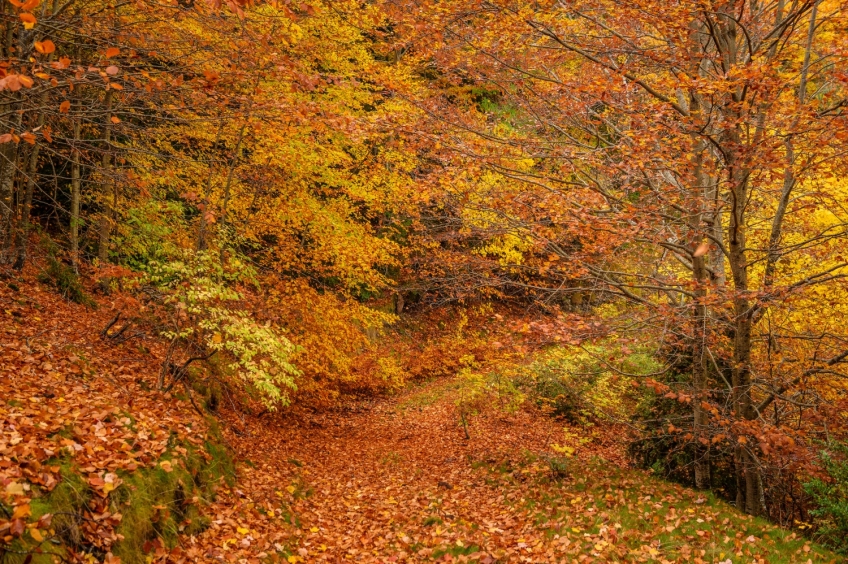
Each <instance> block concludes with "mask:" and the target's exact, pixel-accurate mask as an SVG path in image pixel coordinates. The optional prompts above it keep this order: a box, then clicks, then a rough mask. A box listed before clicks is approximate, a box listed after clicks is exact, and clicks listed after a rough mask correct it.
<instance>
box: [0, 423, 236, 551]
mask: <svg viewBox="0 0 848 564" xmlns="http://www.w3.org/2000/svg"><path fill="white" fill-rule="evenodd" d="M216 432H217V429H216V428H214V427H213V428H212V430H211V432H210V440H209V441H207V442H206V444H205V448H204V449H203V450H205V452H201V451H199V450H197V449H195V448H193V447H192V445H190V444H184V445H176V444H175V445H173V446H182V447H183V448H185V449H186V451H187V452H186V455H185V456H183V457H181V458H180V459H179V460H178V459H176V458H173V459H172V460H171V461H172V464H171V466H170V468H171V471H170V472H169V471H166V469H165V468H163V467H162V466H160V465H157V466H156V467H153V468H141V469H139V470H136V471H135V472H119V473H118V474H119V476H120V478H121V480H122V481H123V483H122V484H121V485H120V486H119V487H118V488H117V489H115V491H113V492H112V493H111V494H110V495H109V501H110V511H111V512H112V513H120V514H121V516H122V518H121V523H120V526H119V527H118V529H117V533H118V534H119V535H121V536H122V537H123V539H122V540H120V541H118V542H117V543H115V544H114V545H113V546H112V552H113V553H114V554H115V556H118V557H120V558H121V562H123V563H124V564H146V563H147V562H148V558H147V555H146V554H145V552H146V550H145V545H146V544H147V543H148V542H149V541H152V540H154V539H157V538H158V539H160V540H161V541H162V542H163V543H164V544H165V546H167V547H169V548H171V547H174V546H175V545H176V543H177V541H178V536H179V535H180V534H196V533H199V532H201V531H202V530H204V529H205V528H206V527H207V526H208V524H209V519H208V518H207V517H205V516H204V515H203V508H204V506H205V505H206V504H207V503H208V502H209V501H211V500H213V499H214V496H215V490H216V488H217V484H219V483H220V482H221V481H224V482H226V483H227V484H228V485H230V486H232V485H233V484H234V483H235V465H234V462H233V460H232V457H231V456H230V453H229V451H228V450H227V449H226V448H225V447H224V446H223V444H222V442H221V439H220V437H218V436H217V435H216ZM168 458H170V455H168V454H166V455H165V456H163V459H168ZM52 462H53V463H55V464H58V465H59V466H60V468H61V470H60V475H61V477H62V479H61V481H60V482H59V484H58V485H57V486H56V487H55V488H54V489H53V491H52V492H50V493H49V494H46V495H38V492H34V493H35V494H36V495H35V496H34V497H33V500H32V502H31V504H30V506H31V509H32V519H33V520H34V519H38V518H39V517H40V516H42V515H45V514H48V513H49V514H52V515H53V520H52V527H51V528H52V529H53V530H54V531H55V534H54V536H53V537H51V538H46V539H44V541H43V542H41V543H36V542H35V541H34V540H33V539H32V538H29V537H25V538H24V539H23V540H21V539H16V540H15V541H14V543H12V545H11V546H8V547H5V550H6V551H7V552H5V553H0V561H2V563H3V564H18V563H20V564H23V563H24V562H26V563H27V564H30V563H32V564H42V563H43V564H47V563H52V562H54V558H53V556H54V555H55V556H56V557H58V558H60V559H62V558H63V557H64V556H65V554H66V547H74V549H75V550H82V551H87V550H88V549H89V548H90V547H88V546H86V543H85V538H84V536H83V535H82V533H81V531H80V525H81V523H82V521H81V518H80V517H81V515H82V514H83V512H84V511H85V509H86V507H87V505H88V501H89V500H90V499H91V498H92V495H93V493H92V491H91V489H90V487H89V485H88V483H87V482H86V480H85V479H84V477H83V475H82V473H81V471H80V470H78V469H77V468H76V467H75V466H74V465H73V462H72V461H71V460H69V459H60V460H54V461H52ZM39 550H40V551H42V552H43V554H39V553H38V551H39ZM95 552H96V551H95ZM28 558H29V559H28Z"/></svg>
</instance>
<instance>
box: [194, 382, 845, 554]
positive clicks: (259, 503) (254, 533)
mask: <svg viewBox="0 0 848 564" xmlns="http://www.w3.org/2000/svg"><path fill="white" fill-rule="evenodd" d="M457 388H458V384H457V382H456V381H454V380H441V381H435V382H430V383H427V384H424V385H420V386H416V387H413V388H411V389H408V390H407V391H405V392H403V393H401V394H400V395H399V396H397V397H395V398H391V399H388V400H383V401H373V402H371V403H365V404H361V405H359V406H358V407H357V408H355V409H348V410H346V411H339V412H336V413H324V414H314V415H309V416H301V417H298V418H284V419H281V420H277V421H276V422H273V423H272V422H270V421H250V420H247V419H244V420H237V421H236V422H235V424H234V425H232V426H231V428H237V427H238V426H239V425H241V426H242V429H241V431H240V435H241V436H236V435H231V438H232V441H233V444H234V446H235V448H236V450H237V451H238V452H239V455H240V457H241V458H243V459H244V460H246V461H249V463H248V464H247V466H246V467H245V469H244V473H243V475H242V478H241V485H240V486H239V488H240V489H239V490H237V491H235V492H228V493H230V494H231V495H234V496H236V497H238V498H240V502H238V503H233V500H232V499H230V501H228V502H227V503H228V505H227V507H226V510H225V511H229V513H228V514H227V516H226V517H224V518H223V519H219V520H217V521H216V522H215V523H213V525H212V528H211V529H210V530H209V531H207V532H206V533H205V534H204V535H202V536H201V537H200V539H199V541H200V542H201V544H202V545H204V546H205V547H206V550H207V552H206V553H205V555H206V556H207V557H216V558H219V559H222V560H230V561H234V560H237V559H238V558H239V557H242V558H243V557H247V556H248V554H250V552H251V548H252V549H253V550H254V551H255V550H257V548H265V549H266V550H263V551H262V552H267V550H269V549H270V550H276V551H277V552H278V554H279V553H282V554H283V555H284V557H286V559H287V560H288V561H289V562H343V561H355V562H402V561H409V562H419V561H433V560H439V561H445V562H450V561H453V562H495V561H497V562H507V561H508V562H572V561H573V562H584V563H588V562H726V563H737V562H754V563H760V562H764V563H765V562H767V563H778V562H837V561H839V559H838V558H837V557H835V556H834V555H833V554H832V553H829V552H827V551H824V550H821V549H820V548H818V547H817V546H815V545H814V544H813V543H810V542H808V541H806V540H805V539H804V538H802V537H799V536H798V535H797V534H795V533H792V532H789V531H786V530H783V529H779V528H776V527H774V526H772V525H770V524H769V523H767V522H765V521H763V520H760V519H754V518H751V517H748V516H745V515H742V514H740V513H738V512H737V511H736V510H735V509H734V508H733V507H731V506H729V505H727V504H725V503H724V502H722V501H719V500H716V499H715V498H714V497H712V496H711V495H706V494H704V493H701V492H696V491H694V490H690V489H687V488H684V487H681V486H678V485H675V484H670V483H668V482H665V481H663V480H659V479H656V478H654V477H653V476H651V475H650V474H649V473H647V472H643V471H639V470H634V469H630V468H627V462H626V461H627V458H626V456H625V454H624V448H625V441H626V433H625V432H624V430H622V429H614V428H605V429H595V431H594V432H593V430H592V429H591V428H568V427H564V426H563V425H562V424H561V423H557V422H556V421H554V420H552V419H551V418H549V417H545V416H544V415H542V414H539V413H535V412H534V411H533V410H520V411H518V412H516V413H512V414H507V413H503V412H498V411H495V410H493V411H491V412H488V413H484V414H480V415H479V416H475V417H471V418H470V420H469V429H468V432H469V437H470V438H469V439H466V437H465V432H464V430H463V427H462V425H461V423H460V417H459V413H458V411H457V408H456V392H457ZM564 451H566V452H570V453H572V456H564V454H563V452H564ZM271 515H273V517H272V516H271ZM239 519H241V520H239ZM251 523H259V528H253V525H251ZM222 539H223V540H222ZM257 541H258V542H257ZM224 545H227V549H224V548H223V547H224ZM257 545H258V546H257ZM254 554H255V552H254ZM262 556H264V554H263V553H260V554H259V558H261V557H262ZM248 561H250V558H249V557H248Z"/></svg>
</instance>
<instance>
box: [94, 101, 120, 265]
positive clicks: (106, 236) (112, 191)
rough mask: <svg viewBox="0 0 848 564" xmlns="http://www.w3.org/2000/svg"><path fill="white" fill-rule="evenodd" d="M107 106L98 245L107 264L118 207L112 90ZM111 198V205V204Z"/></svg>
mask: <svg viewBox="0 0 848 564" xmlns="http://www.w3.org/2000/svg"><path fill="white" fill-rule="evenodd" d="M104 105H105V106H106V113H105V119H104V124H103V144H104V147H103V170H102V174H103V177H104V182H103V212H102V213H101V215H100V225H99V229H98V231H99V240H98V244H97V259H98V260H99V261H100V262H104V263H105V262H106V261H107V260H108V259H109V241H110V238H111V235H112V224H113V223H114V222H115V214H116V213H117V207H118V201H117V200H118V187H117V184H116V183H115V182H114V180H113V179H112V178H111V172H112V169H111V164H112V155H111V152H110V151H111V149H112V147H111V141H112V122H111V119H112V90H109V91H107V92H106V99H105V100H104ZM110 198H111V200H112V201H111V203H110V202H109V200H110Z"/></svg>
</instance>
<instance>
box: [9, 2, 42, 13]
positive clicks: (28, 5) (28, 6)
mask: <svg viewBox="0 0 848 564" xmlns="http://www.w3.org/2000/svg"><path fill="white" fill-rule="evenodd" d="M9 3H10V4H11V5H12V6H14V7H15V8H18V9H19V10H23V11H24V12H29V11H31V10H33V9H34V8H37V7H38V5H39V4H40V3H41V0H23V1H22V0H9Z"/></svg>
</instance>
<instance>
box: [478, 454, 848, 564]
mask: <svg viewBox="0 0 848 564" xmlns="http://www.w3.org/2000/svg"><path fill="white" fill-rule="evenodd" d="M476 466H477V468H478V469H479V471H483V472H486V478H487V480H486V481H487V482H489V483H490V484H492V485H500V486H502V487H501V490H502V491H504V492H509V491H513V492H514V491H515V489H516V487H519V488H522V489H523V492H524V497H523V498H521V499H518V500H516V499H515V498H514V497H513V499H510V498H508V497H505V499H504V501H505V503H507V504H508V505H510V506H513V507H515V508H516V509H517V510H523V511H527V512H530V513H531V514H532V515H533V516H534V517H535V521H536V524H537V526H540V527H543V528H546V531H547V532H546V535H547V536H548V537H549V538H550V539H554V540H556V541H557V542H559V543H561V544H564V545H565V546H566V547H568V548H567V551H568V552H570V553H571V554H574V555H579V554H585V555H591V556H593V557H595V558H597V559H599V560H598V561H609V562H615V561H619V562H663V561H671V562H678V561H679V562H695V561H698V559H700V561H702V562H727V561H728V560H729V561H730V562H732V563H733V564H737V563H741V562H752V561H754V562H759V561H762V560H764V561H765V562H768V563H769V564H782V563H787V564H788V563H806V562H807V561H808V560H809V561H812V562H828V563H829V562H833V563H836V562H842V561H843V560H842V559H841V557H839V556H837V555H836V554H834V553H832V552H830V551H828V550H827V549H825V548H823V547H821V546H819V545H816V544H815V543H813V542H811V541H810V540H809V539H806V538H804V537H803V536H801V535H799V534H798V533H795V532H792V531H788V530H785V529H782V528H780V527H777V526H775V525H773V524H772V523H770V522H768V521H766V520H764V519H760V518H755V517H751V516H748V515H744V514H742V513H740V512H738V511H737V510H736V509H735V508H734V507H733V506H731V505H729V504H728V503H726V502H724V501H722V500H720V499H718V498H716V497H715V496H714V495H712V494H710V493H707V492H698V491H693V490H689V489H686V488H683V487H681V486H678V485H676V484H672V483H669V482H665V481H663V480H660V479H658V478H656V477H654V476H652V475H650V474H648V473H646V472H642V471H638V470H626V469H618V468H614V467H613V466H612V465H610V464H606V463H604V462H603V461H600V460H595V461H593V462H579V461H577V460H575V459H571V462H570V464H569V469H568V472H567V477H564V476H563V474H564V473H563V472H562V471H560V470H561V469H562V461H560V460H557V461H556V464H555V465H553V466H552V465H551V464H550V461H549V460H547V459H545V458H540V457H536V456H533V455H530V454H525V455H524V457H523V458H522V459H521V460H519V461H518V462H512V463H504V462H500V463H494V462H478V463H476Z"/></svg>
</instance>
